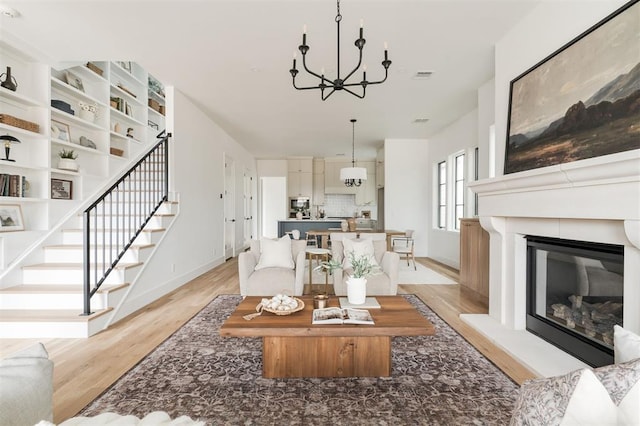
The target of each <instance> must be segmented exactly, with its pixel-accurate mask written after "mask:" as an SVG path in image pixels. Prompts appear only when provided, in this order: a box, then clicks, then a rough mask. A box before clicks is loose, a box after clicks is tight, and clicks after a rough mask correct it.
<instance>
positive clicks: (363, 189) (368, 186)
mask: <svg viewBox="0 0 640 426" xmlns="http://www.w3.org/2000/svg"><path fill="white" fill-rule="evenodd" d="M356 166H357V167H364V168H366V169H367V180H365V181H364V182H362V185H360V186H359V187H357V189H356V204H357V205H359V206H364V205H371V204H376V194H377V188H376V162H375V161H358V162H357V163H356Z"/></svg>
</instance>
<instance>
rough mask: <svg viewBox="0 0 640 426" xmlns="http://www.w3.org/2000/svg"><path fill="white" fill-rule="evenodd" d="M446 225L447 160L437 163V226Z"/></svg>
mask: <svg viewBox="0 0 640 426" xmlns="http://www.w3.org/2000/svg"><path fill="white" fill-rule="evenodd" d="M446 227H447V162H446V161H441V162H440V163H438V228H440V229H445V228H446Z"/></svg>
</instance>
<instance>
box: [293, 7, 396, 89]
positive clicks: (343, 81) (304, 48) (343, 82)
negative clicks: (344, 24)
mask: <svg viewBox="0 0 640 426" xmlns="http://www.w3.org/2000/svg"><path fill="white" fill-rule="evenodd" d="M337 6H338V14H337V15H336V19H335V20H336V24H337V25H338V54H337V67H336V70H337V77H336V79H335V80H333V81H332V80H329V79H327V78H325V74H324V68H322V69H321V71H320V74H318V73H316V72H313V71H311V70H310V69H309V68H308V67H307V61H306V58H307V52H308V51H309V49H310V47H309V46H308V45H307V26H306V25H305V26H304V29H303V32H302V44H301V45H300V46H298V50H300V53H302V66H303V67H304V69H305V71H307V72H308V73H309V74H311V75H313V76H314V77H316V78H317V79H318V80H319V84H318V85H317V86H308V87H298V86H296V75H297V74H298V70H297V69H296V53H295V51H294V53H293V67H292V68H291V69H290V70H289V72H290V73H291V77H293V87H295V88H296V89H297V90H309V89H320V96H321V97H322V100H323V101H324V100H327V98H328V97H329V96H331V95H332V94H333V93H334V92H335V91H336V90H344V91H345V92H348V93H351V94H352V95H353V96H356V97H358V98H360V99H362V98H364V96H365V94H366V90H367V86H369V85H372V84H380V83H384V82H385V81H386V80H387V75H388V73H389V66H390V65H391V61H390V60H389V59H388V54H387V43H386V42H385V44H384V61H382V66H383V67H384V78H383V79H382V80H380V81H367V66H366V65H363V69H362V81H360V82H352V83H347V80H349V78H350V77H351V76H352V75H353V74H354V73H355V72H356V71H357V70H358V69H359V68H360V66H361V65H362V49H363V48H364V45H365V43H366V42H367V41H366V40H365V39H364V37H362V31H363V22H362V20H360V36H359V37H358V38H357V39H356V41H355V43H354V44H355V45H356V47H357V48H358V64H357V65H356V67H355V68H354V69H353V70H352V71H351V72H350V73H349V74H347V75H346V76H345V77H344V78H342V77H341V76H340V21H342V15H341V14H340V0H338V2H337ZM356 86H360V87H362V93H356V92H355V91H354V90H352V89H350V88H355V87H356ZM326 89H328V93H326V94H325V90H326Z"/></svg>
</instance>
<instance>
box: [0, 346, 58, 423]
mask: <svg viewBox="0 0 640 426" xmlns="http://www.w3.org/2000/svg"><path fill="white" fill-rule="evenodd" d="M41 420H46V421H51V420H53V362H52V361H51V360H50V359H49V354H48V353H47V351H46V349H45V348H44V346H43V345H42V344H41V343H38V344H36V345H34V346H31V347H29V348H27V349H24V350H22V351H20V352H18V353H15V354H13V355H11V356H9V357H8V358H5V359H2V360H0V425H3V426H23V425H28V426H32V425H34V424H36V423H38V422H39V421H41Z"/></svg>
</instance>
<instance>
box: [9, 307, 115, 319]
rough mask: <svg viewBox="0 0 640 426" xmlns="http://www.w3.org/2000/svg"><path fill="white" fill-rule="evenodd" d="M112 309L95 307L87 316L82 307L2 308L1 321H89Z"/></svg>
mask: <svg viewBox="0 0 640 426" xmlns="http://www.w3.org/2000/svg"><path fill="white" fill-rule="evenodd" d="M112 310H113V308H106V309H95V310H94V312H93V313H92V314H91V315H86V316H85V315H81V314H82V309H4V310H0V322H22V321H24V322H27V321H28V322H45V321H50V322H88V321H91V320H92V319H95V318H97V317H99V316H101V315H104V314H106V313H107V312H109V311H112Z"/></svg>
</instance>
